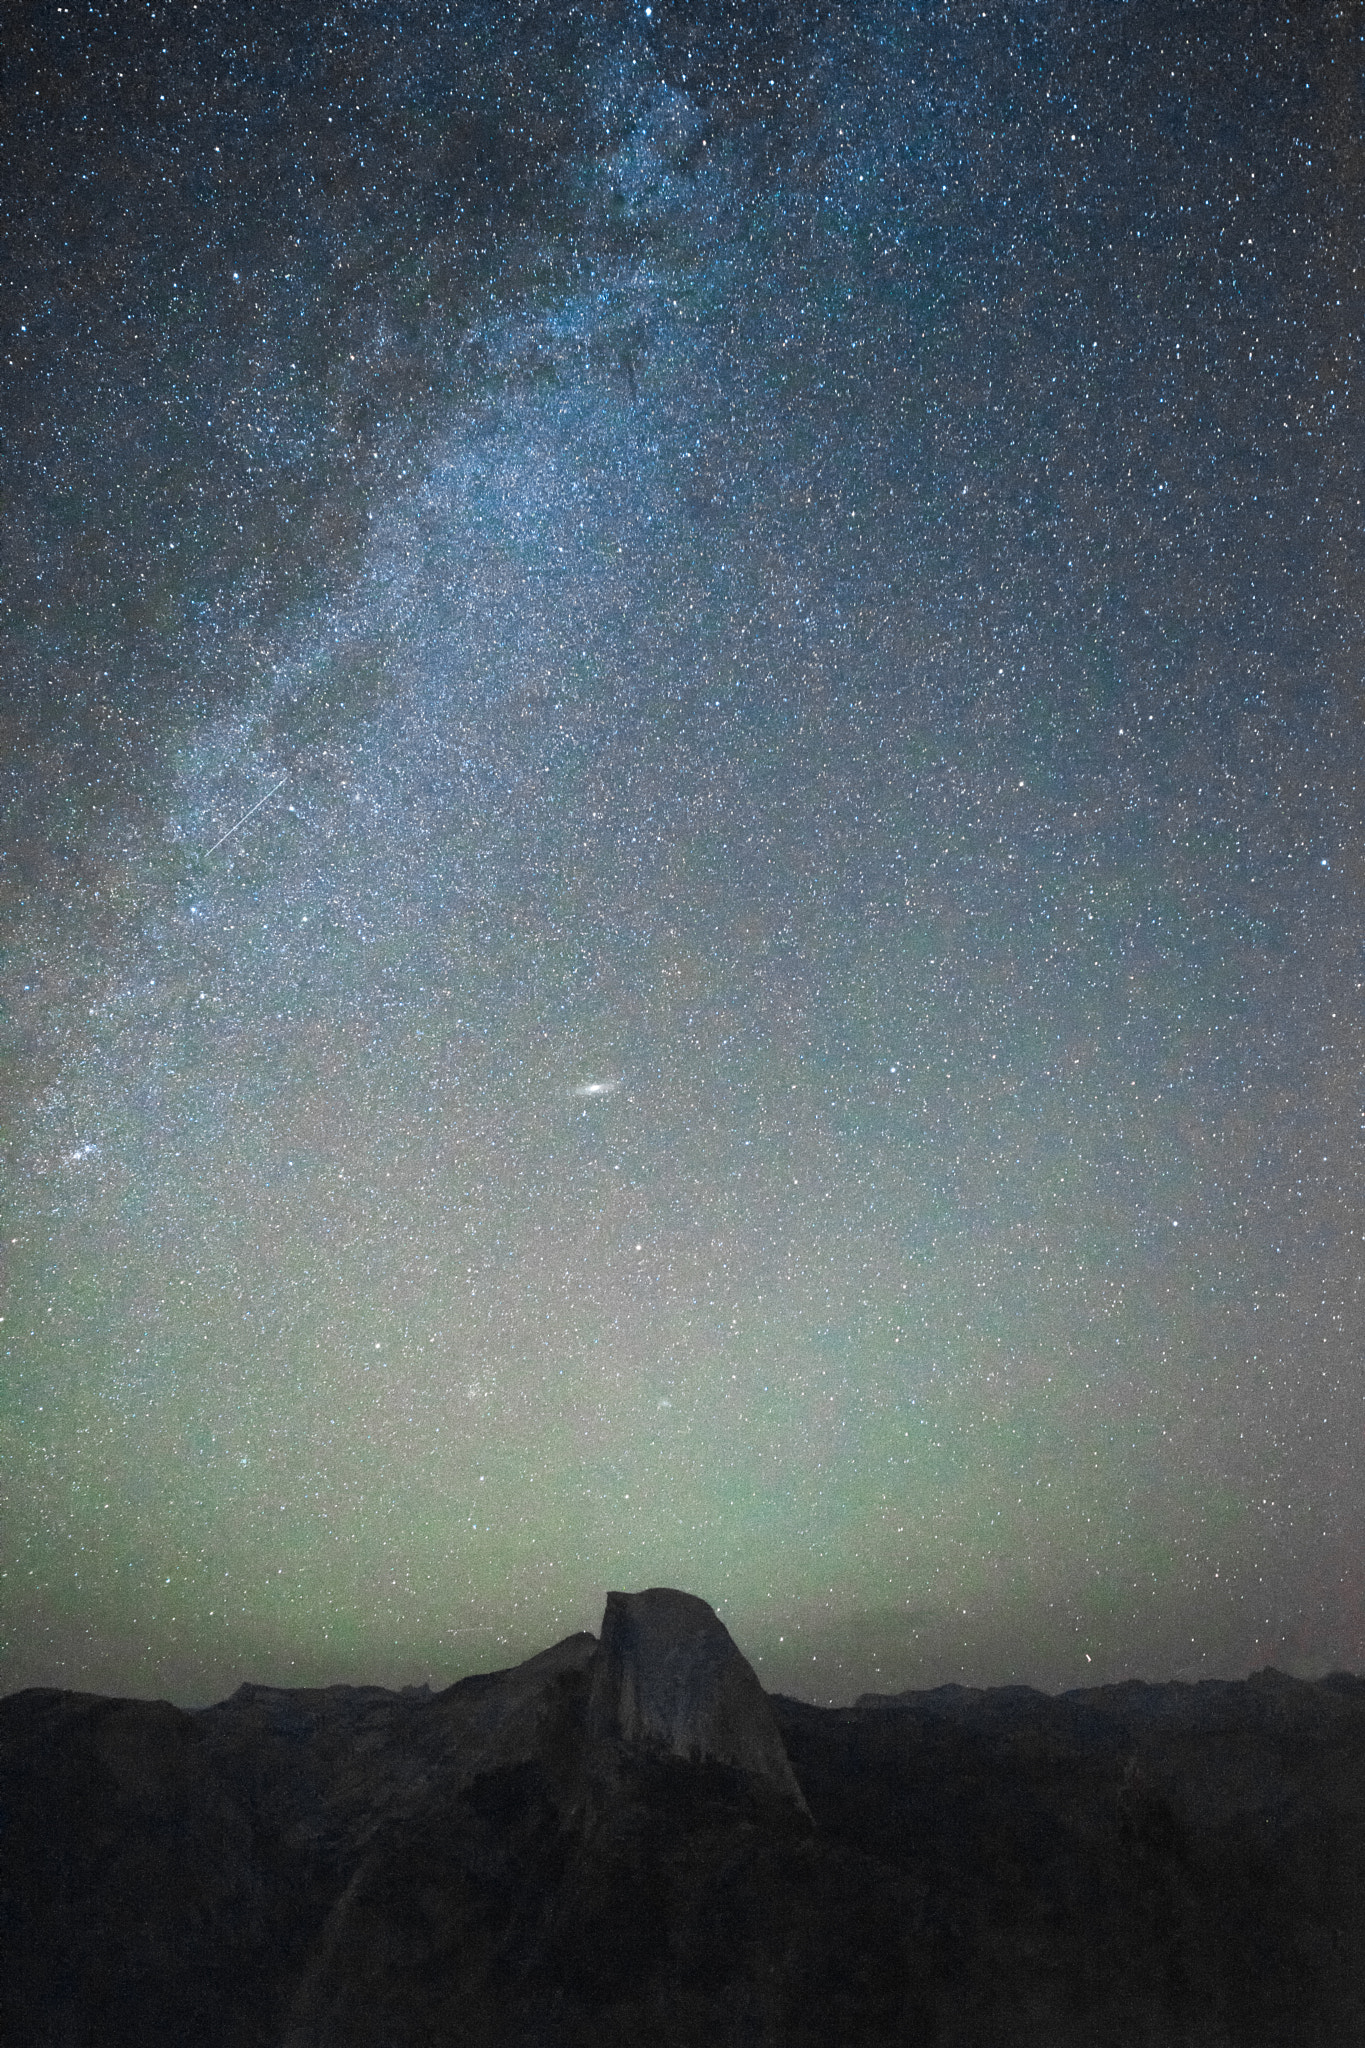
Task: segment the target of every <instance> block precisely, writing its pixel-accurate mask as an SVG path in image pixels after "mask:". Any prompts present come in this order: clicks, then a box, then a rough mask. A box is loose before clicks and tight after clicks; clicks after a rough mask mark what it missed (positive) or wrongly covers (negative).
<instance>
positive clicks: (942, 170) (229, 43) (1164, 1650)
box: [0, 4, 1365, 1700]
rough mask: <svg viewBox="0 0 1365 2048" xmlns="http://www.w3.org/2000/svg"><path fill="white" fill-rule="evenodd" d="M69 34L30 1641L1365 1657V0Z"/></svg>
mask: <svg viewBox="0 0 1365 2048" xmlns="http://www.w3.org/2000/svg"><path fill="white" fill-rule="evenodd" d="M4 36H5V47H4V55H5V73H4V79H5V83H4V88H3V90H4V95H5V100H4V107H3V110H0V111H2V118H0V131H2V132H3V135H4V142H3V151H4V157H3V170H2V172H0V175H2V176H3V187H2V192H3V228H4V237H5V241H4V258H3V263H0V275H2V276H3V279H4V284H3V287H2V288H0V342H2V345H3V360H2V361H0V371H2V372H3V377H4V380H5V381H4V385H3V399H2V400H0V404H2V405H3V415H2V418H3V426H4V439H3V444H0V458H2V459H3V464H4V483H5V491H4V506H5V511H4V526H3V544H4V560H3V565H0V633H2V634H3V639H4V646H3V672H4V682H3V686H2V687H3V690H4V701H3V706H2V707H0V720H2V721H3V722H2V723H0V736H2V737H0V781H2V783H3V800H4V804H5V822H4V827H3V834H2V835H0V855H2V856H3V857H2V858H0V945H2V946H3V953H2V954H0V997H2V998H3V1006H4V1007H3V1031H4V1034H5V1035H4V1040H3V1048H2V1050H3V1063H4V1065H3V1073H4V1081H3V1086H4V1105H3V1106H4V1118H5V1123H4V1129H5V1140H6V1143H5V1153H4V1161H3V1174H4V1213H5V1218H6V1222H7V1226H8V1227H7V1228H6V1230H5V1232H4V1237H5V1240H6V1242H5V1244H4V1247H3V1260H4V1263H3V1269H0V1274H2V1282H3V1291H4V1297H5V1298H4V1303H3V1314H4V1321H3V1324H2V1325H0V1361H2V1362H3V1381H2V1384H0V1457H2V1458H3V1463H4V1466H5V1468H6V1470H7V1472H8V1474H9V1475H10V1490H9V1503H8V1508H7V1512H6V1517H5V1522H4V1533H3V1541H4V1556H3V1560H2V1561H0V1570H3V1572H4V1574H5V1576H4V1577H3V1579H0V1645H2V1646H3V1656H4V1664H3V1666H2V1667H0V1669H2V1670H3V1673H4V1679H5V1682H6V1684H7V1685H9V1686H18V1685H21V1684H26V1683H35V1682H42V1683H55V1684H64V1685H72V1686H81V1687H87V1688H92V1689H104V1690H110V1691H131V1692H154V1693H166V1694H169V1695H170V1696H172V1697H175V1698H178V1699H182V1700H196V1699H206V1698H211V1697H216V1696H218V1695H220V1694H222V1693H223V1692H226V1691H228V1690H230V1689H231V1688H232V1686H233V1685H235V1684H236V1683H237V1682H238V1680H239V1679H241V1678H242V1677H246V1676H250V1677H254V1678H259V1679H275V1680H279V1681H282V1682H286V1683H287V1682H291V1680H292V1681H295V1682H304V1681H305V1680H308V1681H313V1680H319V1679H326V1678H356V1677H364V1678H372V1679H378V1680H384V1681H389V1680H394V1681H397V1680H405V1679H408V1678H411V1677H414V1676H419V1677H422V1676H426V1675H427V1674H431V1675H432V1676H433V1677H436V1678H448V1677H453V1676H455V1675H458V1673H459V1672H461V1671H464V1670H469V1669H475V1668H479V1667H481V1666H487V1665H489V1664H494V1663H505V1662H507V1661H510V1659H511V1658H512V1657H513V1656H514V1655H518V1654H521V1653H523V1652H525V1651H528V1650H530V1649H533V1648H536V1647H538V1646H540V1645H541V1644H542V1643H544V1642H546V1641H548V1640H551V1639H552V1638H553V1637H555V1636H556V1635H561V1634H564V1633H567V1632H568V1631H569V1630H571V1629H573V1628H577V1627H580V1626H595V1625H596V1620H597V1617H598V1615H599V1614H600V1611H601V1605H602V1598H603V1594H604V1592H605V1590H606V1588H607V1587H608V1586H613V1585H614V1586H626V1587H634V1586H639V1585H645V1584H649V1583H668V1584H677V1585H682V1586H686V1587H688V1588H689V1589H691V1590H693V1591H695V1592H697V1593H700V1594H701V1595H703V1596H704V1597H705V1598H707V1599H708V1600H711V1601H712V1602H713V1603H714V1604H715V1605H716V1606H717V1607H718V1609H719V1610H720V1612H721V1613H722V1614H723V1616H724V1617H725V1619H726V1620H727V1622H728V1623H729V1625H730V1627H731V1628H732V1630H733V1632H734V1633H735V1634H736V1636H737V1638H738V1639H739V1640H740V1642H741V1643H742V1644H743V1646H744V1647H745V1648H746V1650H747V1651H748V1652H749V1653H750V1655H751V1656H753V1657H754V1659H755V1661H756V1662H757V1665H758V1669H759V1672H760V1675H761V1676H762V1677H763V1679H764V1682H765V1683H766V1684H768V1685H770V1686H773V1687H781V1688H783V1689H786V1690H789V1691H794V1692H799V1693H803V1694H806V1695H808V1696H810V1697H813V1698H821V1699H827V1698H846V1697H849V1696H851V1695H852V1694H853V1693H855V1692H857V1691H858V1690H860V1689H863V1688H865V1687H874V1686H880V1687H883V1688H889V1687H892V1686H897V1685H908V1684H919V1683H924V1684H932V1683H936V1682H939V1681H942V1680H946V1679H962V1680H972V1681H976V1682H987V1681H999V1680H1003V1679H1006V1678H1018V1679H1026V1680H1029V1681H1032V1682H1035V1683H1039V1684H1044V1685H1048V1686H1054V1687H1060V1686H1066V1685H1071V1684H1077V1683H1083V1682H1086V1681H1088V1680H1092V1679H1098V1678H1114V1677H1119V1676H1123V1675H1129V1674H1135V1673H1136V1674H1141V1675H1144V1676H1148V1677H1165V1676H1170V1675H1173V1674H1180V1675H1185V1676H1194V1675H1200V1674H1206V1673H1218V1674H1232V1675H1235V1674H1240V1673H1243V1672H1245V1671H1247V1670H1248V1669H1250V1668H1253V1667H1255V1666H1257V1665H1259V1664H1263V1663H1265V1662H1267V1661H1274V1662H1277V1663H1280V1664H1282V1665H1286V1666H1288V1667H1290V1668H1292V1669H1296V1670H1302V1671H1305V1672H1314V1671H1320V1670H1324V1669H1327V1668H1331V1667H1332V1666H1340V1665H1348V1666H1357V1667H1358V1666H1359V1665H1360V1664H1361V1662H1362V1658H1363V1656H1365V1647H1363V1641H1362V1638H1363V1634H1365V1608H1363V1607H1362V1581H1361V1574H1360V1564H1359V1559H1360V1556H1361V1536H1362V1493H1361V1488H1360V1485H1359V1480H1358V1474H1357V1466H1358V1462H1359V1459H1358V1452H1359V1445H1360V1442H1361V1431H1362V1421H1363V1420H1365V1390H1362V1384H1361V1363H1360V1359H1361V1334H1362V1332H1361V1305H1360V1292H1359V1290H1360V1270H1361V1249H1360V1247H1361V1238H1360V1233H1361V1230H1362V1229H1365V1224H1363V1223H1362V1222H1361V1220H1360V1218H1361V1204H1360V1201H1359V1194H1360V1187H1361V1167H1362V1131H1363V1129H1365V1126H1363V1122H1362V1102H1361V1080H1360V1076H1361V1071H1362V1032H1361V1014H1362V1013H1361V992H1362V983H1363V982H1365V959H1363V958H1362V937H1363V936H1365V933H1363V932H1362V914H1361V898H1360V880H1361V874H1360V859H1361V856H1360V835H1359V764H1360V759H1361V744H1360V738H1359V712H1360V683H1361V649H1362V642H1361V632H1360V623H1359V620H1360V561H1361V539H1362V531H1361V496H1362V493H1361V488H1360V483H1359V477H1360V471H1361V454H1362V448H1361V433H1360V398H1359V395H1358V391H1357V388H1356V385H1357V379H1358V375H1359V371H1358V364H1359V356H1360V347H1359V336H1360V313H1361V278H1360V266H1359V255H1358V232H1357V224H1358V221H1359V217H1360V198H1361V181H1362V168H1363V160H1362V147H1361V125H1362V95H1361V66H1362V58H1363V57H1365V43H1363V42H1362V41H1361V40H1360V38H1359V34H1358V24H1357V23H1356V22H1355V20H1354V17H1353V15H1352V14H1351V13H1350V11H1349V10H1339V11H1334V10H1333V9H1332V8H1330V7H1327V6H1323V7H1318V8H1311V7H1310V8H1301V7H1296V8H1295V9H1293V10H1292V11H1290V10H1276V9H1272V8H1268V7H1266V8H1259V7H1257V8H1246V7H1242V6H1238V7H1232V6H1213V5H1210V6H1182V7H1179V8H1164V7H1156V6H1145V5H1139V4H1133V5H1114V6H1096V5H1092V6H1079V5H1077V6H1061V5H1056V6H1053V5H1036V6H1029V7H1019V8H1015V9H1011V10H1001V9H991V10H989V11H988V12H983V11H982V10H981V9H979V8H972V9H969V8H965V7H962V8H954V7H927V8H918V9H917V8H911V7H908V6H903V7H894V6H893V7H887V8H885V9H883V10H881V11H880V12H870V11H868V10H866V9H862V8H859V9H857V10H853V11H851V12H849V13H843V12H841V11H839V10H835V9H811V10H809V11H808V12H807V13H806V14H804V15H803V14H801V13H800V12H799V11H790V10H781V11H779V10H772V11H771V12H765V11H764V10H762V9H758V10H753V9H746V10H738V9H727V8H725V7H721V6H715V7H712V8H709V9H707V8H695V7H694V8H686V9H685V8H682V7H674V6H669V5H660V6H657V7H654V8H653V9H652V11H647V10H645V9H644V8H641V7H634V6H604V7H600V8H570V7H555V8H522V9H520V10H512V11H511V14H510V18H509V11H508V10H506V9H498V10H493V9H488V10H480V9H473V8H469V9H452V10H449V11H448V12H444V13H443V12H441V11H440V10H438V9H431V8H428V7H422V8H414V9H404V8H401V7H400V8H380V7H361V6H346V7H338V8H332V9H320V10H317V11H315V12H314V13H313V14H312V15H311V16H310V15H307V14H305V13H301V12H299V11H297V10H293V11H291V12H290V13H289V14H288V15H287V16H285V17H281V19H280V20H279V21H278V22H268V21H266V20H265V19H264V18H262V17H258V16H257V15H256V14H255V13H252V12H250V11H247V10H242V9H235V8H227V7H213V6H207V5H201V6H200V7H198V8H197V9H185V8H178V9H176V10H174V11H169V10H161V11H158V10H155V9H148V8H133V7H110V8H105V9H98V8H96V9H88V10H85V11H83V12H81V13H80V14H77V13H75V12H74V11H73V12H66V11H65V10H63V9H60V8H54V7H38V8H32V9H30V10H28V12H27V14H26V15H25V16H24V17H23V18H22V19H20V20H17V21H14V22H12V23H10V24H9V25H8V26H7V27H6V29H5V31H4Z"/></svg>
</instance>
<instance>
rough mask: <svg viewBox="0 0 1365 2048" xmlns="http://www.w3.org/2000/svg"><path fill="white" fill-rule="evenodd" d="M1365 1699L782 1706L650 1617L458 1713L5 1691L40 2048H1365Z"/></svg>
mask: <svg viewBox="0 0 1365 2048" xmlns="http://www.w3.org/2000/svg"><path fill="white" fill-rule="evenodd" d="M1363 1955H1365V1680H1361V1679H1359V1678H1353V1677H1349V1676H1345V1675H1337V1676H1334V1677H1331V1678H1326V1679H1323V1680H1320V1681H1318V1682H1315V1683H1307V1682H1301V1681H1298V1680H1295V1679H1292V1678H1287V1677H1285V1676H1284V1675H1282V1674H1280V1673H1278V1672H1274V1671H1265V1672H1261V1673H1258V1674H1257V1675H1256V1676H1254V1677H1252V1678H1250V1679H1247V1680H1245V1681H1243V1682H1240V1683H1231V1682H1205V1683H1201V1684H1197V1685H1181V1684H1168V1685H1146V1684H1141V1683H1137V1682H1133V1683H1129V1684H1125V1685H1117V1686H1106V1687H1098V1688H1095V1689H1093V1690H1090V1691H1085V1692H1073V1693H1067V1694H1064V1695H1062V1696H1060V1697H1052V1696H1049V1695H1047V1694H1043V1693H1038V1692H1034V1691H1031V1690H1029V1689H1028V1688H1024V1687H1007V1688H1001V1689H996V1690H991V1691H984V1692H977V1691H971V1690H967V1689H964V1688H961V1687H957V1686H945V1687H941V1688H939V1689H938V1690H936V1691H932V1692H920V1693H906V1694H902V1695H899V1696H896V1697H880V1696H875V1695H867V1696H864V1697H863V1698H862V1699H860V1700H859V1701H858V1702H857V1704H856V1705H855V1706H852V1707H847V1708H819V1707H815V1706H810V1705H806V1704H803V1703H802V1702H800V1701H797V1700H791V1699H784V1698H781V1697H770V1696H768V1695H767V1694H765V1693H764V1692H763V1690H762V1688H761V1687H760V1685H759V1683H758V1680H757V1678H756V1676H755V1675H754V1672H753V1670H752V1669H751V1667H750V1666H749V1664H748V1663H747V1662H746V1660H745V1659H744V1657H743V1656H742V1654H741V1652H740V1651H739V1650H738V1649H737V1648H736V1646H735V1644H734V1643H733V1641H732V1640H731V1638H730V1636H729V1634H728V1632H727V1631H726V1629H725V1628H724V1626H723V1624H722V1623H721V1622H720V1621H719V1619H718V1618H717V1616H716V1615H715V1614H714V1612H713V1611H712V1609H711V1608H710V1607H708V1606H707V1604H706V1603H705V1601H703V1600H699V1599H697V1598H696V1597H695V1596H693V1595H691V1594H687V1593H681V1592H675V1591H672V1590H669V1589H663V1588H654V1589H651V1590H649V1591H646V1592H643V1593H635V1594H624V1593H612V1594H610V1595H609V1596H608V1602H607V1610H606V1615H605V1618H604V1622H603V1628H602V1634H601V1638H600V1640H599V1639H598V1638H596V1637H594V1636H592V1635H589V1634H582V1635H576V1636H570V1637H569V1638H568V1639H567V1640H566V1641H564V1642H562V1643H559V1644H556V1645H555V1646H554V1647H553V1648H551V1649H547V1650H545V1651H543V1652H542V1653H541V1654H540V1655H538V1656H535V1657H532V1658H530V1659H529V1660H528V1661H527V1662H525V1663H523V1664H519V1665H517V1666H516V1667H515V1668H513V1669H511V1670H508V1671H501V1672H493V1673H489V1674H486V1675H481V1676H478V1677H472V1678H466V1679H462V1680H461V1681H460V1682H459V1683H458V1684H456V1685H452V1686H450V1687H448V1688H447V1689H446V1690H444V1691H441V1692H436V1693H433V1692H430V1691H429V1690H428V1689H427V1688H426V1687H420V1688H409V1689H408V1690H406V1691H404V1692H401V1693H394V1692H389V1691H386V1690H384V1689H383V1688H380V1687H376V1686H331V1687H327V1688H323V1689H306V1690H284V1689H279V1688H275V1687H270V1686H254V1685H244V1686H242V1687H241V1688H240V1690H239V1691H237V1692H236V1693H234V1694H233V1696H232V1697H231V1698H230V1699H227V1700H224V1701H222V1702H221V1703H220V1704H218V1705H216V1706H212V1707H208V1708H204V1709H201V1710H197V1711H194V1712H185V1711H182V1710H181V1709H179V1708H176V1707H173V1706H170V1705H168V1704H166V1703H164V1702H148V1701H140V1700H119V1699H104V1698H98V1697H94V1696H92V1695H88V1694H80V1693H70V1692H59V1691H48V1690H34V1691H28V1692H22V1693H17V1694H15V1695H13V1696H11V1697H10V1698H8V1699H5V1700H3V1701H0V2038H3V2039H4V2040H5V2041H6V2042H13V2043H15V2044H16V2048H186V2044H190V2043H193V2044H195V2048H267V2044H268V2048H416V2044H424V2048H425V2044H430V2048H436V2044H456V2043H458V2044H461V2048H463V2044H478V2048H504V2044H505V2048H532V2044H534V2048H597V2044H602V2048H608V2044H610V2048H626V2044H640V2048H644V2044H646V2043H648V2044H651V2048H654V2044H663V2048H672V2044H677V2048H682V2044H686V2043H694V2042H698V2043H700V2042H705V2043H706V2044H707V2048H718V2044H730V2043H733V2044H739V2043H745V2044H748V2043H753V2044H765V2048H816V2044H820V2048H824V2044H854V2048H878V2044H882V2043H887V2044H890V2043H896V2044H898V2048H915V2044H925V2048H931V2044H932V2048H968V2044H970V2048H987V2044H990V2048H997V2044H1011V2048H1032V2044H1034V2043H1037V2044H1043V2043H1046V2044H1048V2048H1062V2044H1066V2048H1070V2044H1075V2048H1083V2044H1084V2048H1095V2044H1098V2043H1100V2042H1103V2043H1105V2044H1114V2048H1127V2044H1132V2048H1137V2044H1139V2043H1141V2044H1144V2048H1148V2044H1167V2043H1170V2044H1177V2043H1178V2044H1180V2048H1204V2044H1208V2048H1215V2044H1217V2048H1244V2044H1267V2048H1270V2044H1277V2048H1278V2044H1284V2048H1289V2044H1299V2043H1304V2044H1308V2043H1312V2044H1314V2048H1323V2044H1337V2043H1341V2044H1343V2048H1344V2044H1346V2043H1351V2044H1359V2043H1360V2042H1361V2041H1363V2040H1365V1970H1362V1968H1361V1958H1362V1956H1363Z"/></svg>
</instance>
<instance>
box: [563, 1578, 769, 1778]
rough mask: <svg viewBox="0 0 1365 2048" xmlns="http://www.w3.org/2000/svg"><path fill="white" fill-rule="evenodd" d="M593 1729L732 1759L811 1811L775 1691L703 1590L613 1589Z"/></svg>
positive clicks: (597, 1663)
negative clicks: (774, 1703) (779, 1719)
mask: <svg viewBox="0 0 1365 2048" xmlns="http://www.w3.org/2000/svg"><path fill="white" fill-rule="evenodd" d="M588 1732H589V1734H590V1736H592V1737H594V1738H596V1739H598V1740H602V1739H606V1740H612V1739H614V1740H616V1741H619V1742H621V1743H624V1744H625V1745H626V1746H627V1748H630V1749H637V1750H642V1751H644V1752H645V1753H647V1754H649V1753H654V1754H662V1755H665V1756H675V1757H684V1758H686V1759H687V1760H688V1761H689V1762H690V1763H700V1762H702V1761H703V1760H710V1761H712V1762H715V1763H722V1764H730V1765H732V1766H733V1767H734V1768H735V1769H736V1770H741V1771H748V1772H751V1773H752V1775H753V1776H754V1777H757V1778H762V1779H765V1780H766V1781H767V1782H768V1783H769V1784H770V1785H773V1786H775V1787H776V1789H777V1790H778V1791H779V1792H781V1793H782V1795H783V1796H784V1797H785V1798H787V1799H790V1800H791V1801H792V1803H793V1805H795V1806H798V1807H799V1808H800V1809H801V1811H802V1812H804V1811H805V1810H806V1802H805V1800H804V1799H803V1798H802V1796H801V1788H800V1786H799V1785H798V1784H797V1782H796V1779H795V1777H794V1775H793V1773H792V1767H791V1764H790V1762H789V1761H788V1757H787V1752H786V1750H785V1749H784V1748H783V1746H782V1737H781V1735H780V1734H779V1733H778V1729H777V1723H776V1721H774V1719H773V1712H772V1708H771V1707H770V1706H769V1704H768V1696H767V1694H766V1693H765V1692H764V1690H763V1688H762V1686H761V1685H760V1684H759V1682H758V1679H757V1677H756V1676H755V1673H754V1670H753V1667H752V1666H751V1665H750V1663H749V1662H748V1660H747V1658H745V1657H743V1656H742V1655H741V1654H740V1652H739V1650H738V1649H737V1648H736V1647H735V1644H734V1641H733V1639H732V1638H731V1635H730V1632H729V1630H728V1629H727V1628H726V1626H725V1624H724V1622H722V1621H721V1620H720V1618H719V1616H718V1615H717V1614H716V1612H715V1610H714V1609H713V1608H711V1607H708V1606H707V1604H706V1602H705V1601H704V1600H699V1599H697V1597H696V1595H695V1594H692V1593H678V1592H675V1591H673V1590H672V1588H670V1587H666V1586H654V1587H651V1588H650V1589H649V1590H648V1591H647V1592H644V1593H608V1595H607V1611H606V1614H605V1616H604V1618H603V1622H602V1641H601V1644H600V1646H599V1648H598V1652H597V1655H596V1657H595V1658H594V1660H593V1665H592V1676H591V1687H590V1691H589V1694H588Z"/></svg>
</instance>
